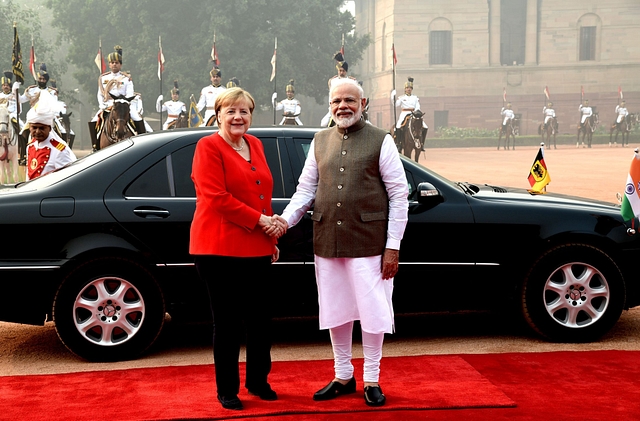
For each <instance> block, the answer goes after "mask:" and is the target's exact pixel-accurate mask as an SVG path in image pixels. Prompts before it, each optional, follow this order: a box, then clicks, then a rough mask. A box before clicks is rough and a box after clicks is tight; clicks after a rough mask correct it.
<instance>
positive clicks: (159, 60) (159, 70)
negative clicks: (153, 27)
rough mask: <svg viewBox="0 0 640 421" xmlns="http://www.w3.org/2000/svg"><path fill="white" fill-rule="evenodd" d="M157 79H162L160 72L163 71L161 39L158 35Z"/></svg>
mask: <svg viewBox="0 0 640 421" xmlns="http://www.w3.org/2000/svg"><path fill="white" fill-rule="evenodd" d="M158 48H159V49H158V80H162V72H164V54H162V39H161V37H158Z"/></svg>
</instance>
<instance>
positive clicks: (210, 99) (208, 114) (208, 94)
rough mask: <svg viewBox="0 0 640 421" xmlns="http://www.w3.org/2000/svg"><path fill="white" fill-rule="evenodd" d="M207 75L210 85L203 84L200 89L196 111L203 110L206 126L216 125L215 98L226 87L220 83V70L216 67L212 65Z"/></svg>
mask: <svg viewBox="0 0 640 421" xmlns="http://www.w3.org/2000/svg"><path fill="white" fill-rule="evenodd" d="M209 76H210V78H211V85H209V86H205V87H204V88H202V90H201V91H200V99H199V100H198V105H197V108H198V113H199V112H201V111H202V110H205V112H204V118H203V119H202V121H204V123H205V125H207V126H216V125H217V124H216V119H215V115H216V110H215V108H214V107H215V105H216V98H217V97H218V95H220V94H221V93H222V92H223V91H224V90H225V89H226V88H225V87H224V86H222V85H221V84H220V82H221V81H222V70H220V69H219V68H218V67H214V68H213V69H211V71H210V72H209Z"/></svg>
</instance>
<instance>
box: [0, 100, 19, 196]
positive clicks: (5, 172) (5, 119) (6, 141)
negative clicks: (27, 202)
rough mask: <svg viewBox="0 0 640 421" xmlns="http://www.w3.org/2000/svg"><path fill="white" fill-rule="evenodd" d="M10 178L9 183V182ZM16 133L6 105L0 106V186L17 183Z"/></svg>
mask: <svg viewBox="0 0 640 421" xmlns="http://www.w3.org/2000/svg"><path fill="white" fill-rule="evenodd" d="M9 176H11V181H9ZM18 181H19V180H18V133H17V132H16V131H15V130H14V129H13V124H12V123H11V115H10V114H9V110H8V109H7V106H6V104H1V105H0V184H9V183H10V182H13V183H17V182H18Z"/></svg>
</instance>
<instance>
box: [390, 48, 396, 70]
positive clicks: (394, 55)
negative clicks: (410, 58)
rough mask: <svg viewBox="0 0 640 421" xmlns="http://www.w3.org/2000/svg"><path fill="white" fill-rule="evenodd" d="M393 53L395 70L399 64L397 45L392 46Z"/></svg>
mask: <svg viewBox="0 0 640 421" xmlns="http://www.w3.org/2000/svg"><path fill="white" fill-rule="evenodd" d="M391 51H393V67H394V68H395V67H396V65H397V64H398V56H396V46H395V44H391Z"/></svg>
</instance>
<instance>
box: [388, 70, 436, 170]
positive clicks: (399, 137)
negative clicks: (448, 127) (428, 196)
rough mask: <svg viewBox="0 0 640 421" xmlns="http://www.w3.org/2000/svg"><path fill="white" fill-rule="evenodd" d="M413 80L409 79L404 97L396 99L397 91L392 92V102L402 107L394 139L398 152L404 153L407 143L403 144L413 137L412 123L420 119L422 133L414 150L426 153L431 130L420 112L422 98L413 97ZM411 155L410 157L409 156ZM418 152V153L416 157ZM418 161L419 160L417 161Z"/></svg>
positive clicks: (414, 130)
mask: <svg viewBox="0 0 640 421" xmlns="http://www.w3.org/2000/svg"><path fill="white" fill-rule="evenodd" d="M413 80H414V79H413V78H412V77H409V78H407V81H406V82H405V84H404V95H401V96H399V97H398V99H396V91H395V90H393V91H392V92H391V101H392V102H393V103H394V105H395V106H396V107H400V110H401V111H400V116H399V117H398V121H397V122H396V125H395V127H394V130H393V131H394V137H395V140H396V145H397V146H398V151H402V149H404V148H405V146H406V142H403V141H404V140H406V139H407V136H411V133H410V132H409V130H410V128H411V124H410V123H411V121H412V120H414V121H415V119H420V122H421V130H420V133H419V134H417V138H416V139H415V144H414V145H413V146H412V148H414V147H415V148H417V149H418V150H419V151H424V143H425V142H424V141H425V138H426V137H427V131H428V130H429V126H427V123H425V121H424V120H423V118H422V117H423V116H424V113H423V112H422V111H420V98H418V97H417V96H416V95H413ZM413 133H414V135H415V134H416V133H417V131H416V129H413ZM407 153H409V155H407ZM410 154H411V151H410V150H409V151H407V150H405V155H406V156H410ZM417 155H418V152H417V151H416V156H417ZM416 161H417V159H416Z"/></svg>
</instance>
